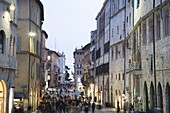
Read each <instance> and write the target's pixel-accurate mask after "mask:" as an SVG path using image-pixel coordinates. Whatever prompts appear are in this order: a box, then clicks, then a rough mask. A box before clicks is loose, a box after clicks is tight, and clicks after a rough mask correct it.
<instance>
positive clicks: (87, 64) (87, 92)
mask: <svg viewBox="0 0 170 113" xmlns="http://www.w3.org/2000/svg"><path fill="white" fill-rule="evenodd" d="M83 51H84V63H83V65H84V73H83V82H82V84H83V85H84V95H85V96H86V97H92V93H93V92H92V90H91V87H90V84H91V82H90V76H91V75H90V71H89V69H90V43H88V44H86V45H85V46H84V47H83ZM93 89H94V88H93Z"/></svg>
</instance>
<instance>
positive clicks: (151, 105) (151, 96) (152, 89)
mask: <svg viewBox="0 0 170 113" xmlns="http://www.w3.org/2000/svg"><path fill="white" fill-rule="evenodd" d="M153 109H154V86H153V82H151V85H150V110H153Z"/></svg>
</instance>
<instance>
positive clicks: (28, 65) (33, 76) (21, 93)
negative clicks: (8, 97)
mask: <svg viewBox="0 0 170 113" xmlns="http://www.w3.org/2000/svg"><path fill="white" fill-rule="evenodd" d="M17 6H18V38H17V47H18V48H17V59H18V72H17V78H16V82H15V83H16V84H15V96H14V98H20V99H21V104H22V105H21V106H22V108H23V109H24V112H27V110H28V109H27V108H28V106H31V108H32V109H31V110H32V111H35V110H36V109H37V106H38V104H39V102H40V58H41V33H42V29H41V27H42V22H43V21H44V11H43V5H42V3H41V2H40V1H39V0H18V2H17Z"/></svg>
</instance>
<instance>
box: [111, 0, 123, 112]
mask: <svg viewBox="0 0 170 113" xmlns="http://www.w3.org/2000/svg"><path fill="white" fill-rule="evenodd" d="M111 6H112V7H111V18H110V33H111V34H110V90H111V91H110V95H111V101H110V103H111V106H113V107H115V108H117V106H120V108H121V109H122V108H123V105H124V103H123V99H122V94H123V93H124V83H125V82H124V81H125V60H124V58H125V48H124V47H125V44H124V39H125V32H126V31H125V18H126V17H125V13H126V12H125V11H126V10H125V2H123V1H122V2H119V1H117V0H115V1H112V2H111Z"/></svg>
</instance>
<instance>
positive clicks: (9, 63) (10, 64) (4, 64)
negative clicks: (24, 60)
mask: <svg viewBox="0 0 170 113" xmlns="http://www.w3.org/2000/svg"><path fill="white" fill-rule="evenodd" d="M0 67H1V68H6V69H12V70H16V69H17V60H16V58H15V57H13V56H6V55H4V54H0Z"/></svg>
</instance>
